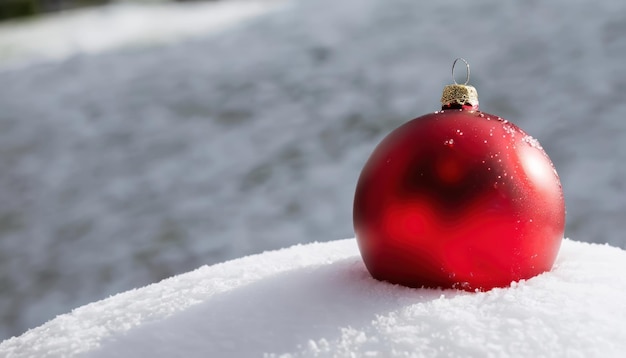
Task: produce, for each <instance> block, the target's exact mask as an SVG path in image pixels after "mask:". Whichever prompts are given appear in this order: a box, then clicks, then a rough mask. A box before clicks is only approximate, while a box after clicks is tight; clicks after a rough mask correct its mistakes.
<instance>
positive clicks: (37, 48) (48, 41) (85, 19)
mask: <svg viewBox="0 0 626 358" xmlns="http://www.w3.org/2000/svg"><path fill="white" fill-rule="evenodd" d="M278 4H280V1H279V0H233V1H218V2H185V3H182V4H181V3H172V2H148V3H146V2H143V3H137V2H135V3H132V2H118V3H111V4H107V5H105V6H100V7H94V8H86V9H81V10H74V11H66V12H62V13H59V14H54V15H48V16H42V17H41V18H37V19H36V20H34V21H24V20H21V21H11V22H8V23H5V24H2V23H0V67H5V68H6V67H24V66H25V65H29V64H33V63H37V62H43V61H46V60H54V59H56V60H60V59H64V58H67V57H71V56H74V55H78V54H97V53H101V52H105V51H107V50H112V49H118V48H124V47H137V46H154V45H156V44H164V43H169V42H175V41H177V40H181V39H184V38H187V37H192V36H199V35H204V36H206V35H207V34H208V33H211V32H216V31H219V30H223V29H224V28H225V27H227V26H229V25H232V24H233V23H237V22H240V21H242V20H246V19H248V18H250V17H253V16H258V15H260V14H263V13H266V12H268V11H269V10H272V9H273V8H275V7H276V5H278Z"/></svg>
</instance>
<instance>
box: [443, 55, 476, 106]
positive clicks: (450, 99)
mask: <svg viewBox="0 0 626 358" xmlns="http://www.w3.org/2000/svg"><path fill="white" fill-rule="evenodd" d="M459 60H461V61H463V62H465V68H466V69H467V75H466V76H465V82H464V83H463V84H459V83H457V82H456V80H455V79H454V66H455V65H456V63H457V61H459ZM469 77H470V68H469V64H468V63H467V61H465V59H463V58H457V59H456V60H454V62H453V63H452V80H453V81H454V84H452V85H447V86H445V87H444V88H443V94H442V95H441V105H442V106H443V107H444V108H451V107H452V108H456V107H459V108H460V107H463V106H470V107H476V108H478V92H477V91H476V88H474V86H470V85H468V84H467V83H468V82H469Z"/></svg>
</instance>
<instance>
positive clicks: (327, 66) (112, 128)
mask: <svg viewBox="0 0 626 358" xmlns="http://www.w3.org/2000/svg"><path fill="white" fill-rule="evenodd" d="M134 6H135V5H115V6H113V7H111V8H108V9H113V10H105V9H107V8H104V9H103V10H93V11H96V13H98V14H100V15H99V16H102V17H103V18H104V19H106V18H107V16H109V15H107V14H118V15H116V16H111V17H110V19H111V21H112V22H111V23H110V24H109V25H108V26H106V25H103V24H102V22H99V21H97V20H95V19H96V18H98V15H94V18H93V20H90V22H89V23H84V24H83V25H81V26H83V27H80V30H76V31H74V30H72V28H70V27H63V29H65V30H62V31H61V30H59V32H55V31H56V30H53V29H50V31H48V30H47V29H48V28H47V27H45V26H44V27H45V29H46V30H45V31H33V32H31V33H30V35H28V36H26V35H25V36H26V37H24V40H22V42H19V43H18V44H17V45H15V46H18V47H17V48H15V47H13V49H12V50H10V51H9V50H7V48H6V47H4V48H3V49H2V50H0V52H2V54H0V58H5V59H7V60H6V61H7V62H2V60H0V62H2V63H3V64H6V66H4V65H0V67H1V68H0V322H1V323H0V337H9V336H10V335H18V334H21V333H23V332H24V331H25V330H26V329H27V328H31V327H35V326H39V325H40V324H42V323H43V322H45V321H46V320H49V319H51V318H52V317H54V316H55V315H57V314H61V313H64V312H68V311H69V310H71V309H72V308H74V307H78V306H81V305H83V304H86V303H88V302H92V301H95V300H98V299H101V298H104V297H107V296H108V295H111V294H114V293H117V292H123V291H126V290H128V289H131V288H134V287H141V286H144V285H146V284H149V283H152V282H158V281H160V280H161V279H164V278H167V277H170V276H172V275H175V274H179V273H183V272H186V271H189V270H192V269H194V268H197V267H199V266H202V265H203V264H213V263H217V262H223V261H225V260H229V259H234V258H237V257H242V256H245V255H250V254H254V253H259V252H262V251H264V250H269V249H277V248H280V247H288V246H290V245H293V244H296V243H305V242H312V241H315V240H325V239H326V238H337V237H350V236H352V235H353V230H352V218H351V216H352V199H353V193H354V186H355V183H356V180H357V178H358V175H359V172H360V170H361V167H362V165H363V163H364V162H365V160H366V159H367V157H368V156H369V154H370V153H371V151H372V150H373V148H374V146H375V145H376V144H377V142H378V141H379V140H380V139H381V138H382V137H383V136H384V135H385V134H386V133H388V132H389V131H391V130H392V129H393V128H394V127H396V126H398V125H400V124H402V123H403V122H405V121H406V120H408V119H410V118H413V117H416V116H418V115H421V114H424V113H428V112H432V111H435V110H437V109H439V108H438V100H439V96H440V95H441V89H442V88H443V86H444V85H445V84H448V83H450V81H451V79H450V65H451V62H452V60H453V59H454V58H456V57H459V56H462V57H464V58H466V59H467V60H468V61H469V62H470V64H471V66H472V78H471V84H473V85H474V86H475V87H476V88H477V89H478V92H479V95H480V103H481V108H482V109H483V110H484V111H486V112H491V113H495V114H498V115H500V116H503V117H504V118H506V119H508V120H510V121H512V122H514V123H516V124H518V125H519V126H521V127H522V128H523V129H525V130H526V131H527V132H528V133H529V134H531V135H532V136H533V137H535V138H537V139H538V140H539V141H540V142H541V144H542V146H543V147H544V148H545V149H546V151H547V152H548V154H549V155H550V156H551V158H552V159H553V161H554V163H555V165H556V168H557V170H558V172H559V174H560V176H561V179H562V182H563V189H564V193H565V198H566V204H567V210H568V212H567V228H566V233H567V236H569V237H572V238H575V239H576V240H583V241H590V242H600V243H604V242H608V243H611V244H612V245H614V246H619V247H622V248H626V237H625V236H624V234H623V233H624V232H626V221H625V220H624V213H625V212H626V200H624V198H625V197H626V166H624V165H623V163H624V162H626V140H625V137H626V121H624V120H623V119H624V114H625V113H626V101H624V95H623V94H624V91H625V89H626V70H625V69H626V68H625V67H624V64H623V62H624V61H623V59H624V58H625V57H626V21H624V19H626V2H624V1H613V0H599V1H583V0H553V1H549V2H547V1H524V2H512V1H497V0H477V1H472V2H465V1H461V0H441V1H436V2H435V1H432V2H423V1H415V0H342V1H336V0H300V1H290V2H287V3H281V5H279V8H275V7H274V4H270V3H268V6H270V7H272V9H273V10H274V11H272V12H270V13H267V14H264V15H261V16H257V17H246V21H244V22H237V23H232V22H230V23H229V24H230V25H229V26H227V27H219V31H214V30H212V29H207V31H208V32H206V33H204V32H202V31H204V30H198V32H194V36H195V37H194V38H193V39H186V40H185V39H183V38H184V36H187V35H184V36H183V35H180V37H176V36H178V35H175V34H174V33H175V32H176V31H177V30H175V29H174V27H172V28H170V29H171V31H172V34H173V35H172V36H174V37H175V40H172V41H173V42H168V41H169V40H167V41H165V42H164V43H158V41H157V43H153V42H151V43H150V44H145V43H144V42H143V40H142V39H147V38H150V36H148V37H144V35H145V34H149V33H144V35H141V36H138V37H135V35H133V34H132V31H129V32H128V33H127V34H128V36H129V37H128V38H126V37H125V36H126V35H124V36H121V35H120V36H118V35H117V34H119V33H120V32H119V31H118V29H123V28H125V24H126V23H127V22H125V21H126V20H123V19H125V16H129V17H130V18H131V21H130V22H131V23H132V24H133V25H135V24H139V23H141V21H143V20H141V19H137V18H136V16H141V12H140V11H139V10H137V11H135V10H133V9H135V7H134ZM155 6H157V5H155ZM159 6H160V5H159ZM171 6H172V8H171V9H172V10H171V11H169V12H168V13H169V14H171V16H172V18H170V19H168V20H166V19H163V18H162V17H161V15H158V14H157V15H155V16H157V19H159V21H162V22H163V23H162V24H161V25H162V26H164V27H166V26H168V25H167V23H169V22H172V23H181V22H183V23H184V21H183V20H181V19H178V18H177V19H176V20H175V19H174V18H173V17H174V16H178V15H176V14H183V15H180V16H182V19H187V20H188V21H189V23H190V24H189V26H190V27H193V28H194V29H195V28H198V29H204V27H203V26H205V24H202V22H203V21H205V20H203V19H202V16H191V15H189V14H188V13H184V11H183V10H181V11H180V12H179V11H175V10H173V9H174V8H175V7H176V6H178V5H176V6H175V5H171ZM180 6H181V9H183V8H187V7H186V6H190V7H189V8H191V9H193V8H194V6H197V8H196V9H200V8H202V7H203V6H205V5H204V4H201V3H198V4H195V5H192V4H189V5H185V4H180ZM206 6H208V5H206ZM222 6H227V5H226V4H223V5H222ZM331 10H332V11H331ZM90 11H91V10H90ZM198 11H200V10H198ZM245 11H248V10H245ZM255 11H256V10H255ZM252 12H254V11H252ZM153 13H154V12H151V10H149V9H146V14H153ZM250 13H251V12H248V14H250ZM72 14H77V15H76V16H77V17H76V19H80V18H82V16H83V15H80V14H83V13H82V12H79V13H72ZM125 14H126V15H125ZM131 15H132V16H131ZM63 16H65V15H63ZM68 16H69V15H68ZM85 16H86V15H85ZM150 16H152V15H150ZM150 16H148V15H146V20H145V21H149V20H148V19H147V18H148V17H150ZM206 16H207V19H209V18H211V19H213V18H212V17H211V16H210V15H209V14H206ZM70 17H71V16H70ZM90 19H92V18H91V17H90ZM46 21H47V20H44V24H45V23H47V22H46ZM67 21H74V20H67ZM103 21H104V20H103ZM196 21H197V22H196ZM206 21H208V20H206ZM19 24H24V26H31V25H32V26H33V28H38V26H40V25H38V24H39V22H38V20H35V21H32V22H25V23H22V22H20V23H19ZM90 24H93V26H94V28H90ZM13 26H14V25H11V26H9V25H7V26H4V25H2V26H0V43H7V42H3V41H4V40H5V39H7V38H13V37H12V36H14V35H11V34H14V32H13V31H14V30H12V29H14V27H13ZM15 26H17V25H15ZM19 26H22V25H19ZM42 26H43V25H42ZM196 26H197V27H196ZM206 26H208V25H206ZM95 29H100V31H98V32H97V36H96V37H95V40H93V41H95V43H96V44H97V43H100V44H116V43H117V44H119V46H118V45H111V46H110V47H107V46H108V45H107V46H103V47H100V48H101V49H102V51H103V52H97V51H96V53H91V52H89V51H91V50H90V47H89V46H91V45H92V44H91V41H92V40H91V38H90V37H89V36H87V34H90V33H94V31H95ZM64 31H65V32H64ZM142 31H143V30H142ZM146 31H147V30H146ZM194 31H195V30H194ZM82 33H84V34H85V35H82ZM160 34H161V35H163V36H165V34H164V33H163V32H160ZM146 36H147V35H146ZM63 38H65V39H72V40H71V41H76V46H75V47H73V49H72V50H68V51H66V50H60V49H64V48H66V47H64V46H66V45H65V44H67V43H68V42H64V41H65V40H63ZM71 41H70V42H71ZM146 41H147V40H146ZM150 41H152V40H150ZM57 42H58V43H60V44H61V45H58V46H59V47H55V46H57V45H54V46H53V45H51V44H53V43H57ZM12 43H14V42H12ZM138 43H141V44H138ZM48 44H50V45H48ZM48 46H51V47H50V48H52V49H51V50H48V48H49V47H48ZM94 46H95V45H94ZM107 48H108V49H109V50H106V49H107ZM105 50H106V51H105ZM32 51H35V52H36V53H35V54H33V56H34V59H33V61H34V62H36V63H38V64H36V65H27V64H28V63H32V62H30V58H27V57H21V56H22V55H21V54H28V53H33V52H32ZM37 51H39V52H37ZM98 51H99V50H98ZM59 53H61V55H59V56H61V57H58V56H57V54H59ZM3 54H5V55H3ZM11 54H20V55H19V56H17V55H11ZM24 56H26V55H24ZM46 56H50V57H46ZM63 56H67V57H63ZM51 57H54V58H56V60H54V61H48V62H41V61H42V60H43V59H45V58H51ZM22 60H23V61H24V62H20V63H24V65H23V66H22V65H19V63H16V62H15V61H22ZM511 88H515V91H512V90H511Z"/></svg>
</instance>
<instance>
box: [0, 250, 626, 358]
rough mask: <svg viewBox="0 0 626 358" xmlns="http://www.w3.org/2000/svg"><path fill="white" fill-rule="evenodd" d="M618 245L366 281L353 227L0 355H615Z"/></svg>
mask: <svg viewBox="0 0 626 358" xmlns="http://www.w3.org/2000/svg"><path fill="white" fill-rule="evenodd" d="M623 272H626V252H625V251H623V250H621V249H618V248H615V247H610V246H602V245H597V244H588V243H582V242H576V241H570V240H565V241H564V242H563V245H562V249H561V252H560V254H559V257H558V259H557V262H556V264H555V267H554V269H553V270H552V271H551V272H548V273H545V274H542V275H539V276H537V277H534V278H531V279H529V280H527V281H521V282H519V283H513V284H512V285H511V287H507V288H499V289H494V290H492V291H488V292H479V293H468V292H463V291H455V290H436V289H410V288H405V287H402V286H396V285H391V284H388V283H384V282H380V281H376V280H374V279H373V278H371V276H370V275H369V274H368V272H367V270H366V269H365V266H364V265H363V263H362V260H361V258H360V256H359V253H358V249H357V246H356V240H354V239H347V240H340V241H334V242H327V243H313V244H308V245H299V246H294V247H291V248H289V249H283V250H279V251H273V252H267V253H264V254H260V255H254V256H248V257H245V258H241V259H237V260H233V261H229V262H226V263H222V264H217V265H214V266H204V267H201V268H199V269H197V270H195V271H192V272H189V273H185V274H182V275H178V276H175V277H172V278H169V279H167V280H164V281H162V282H160V283H158V284H153V285H150V286H147V287H143V288H140V289H136V290H131V291H129V292H125V293H122V294H118V295H116V296H113V297H110V298H108V299H105V300H102V301H99V302H95V303H91V304H89V305H86V306H83V307H80V308H78V309H75V310H74V311H72V312H71V313H68V314H64V315H61V316H59V317H57V318H55V319H53V320H51V321H49V322H48V323H46V324H44V325H42V326H40V327H38V328H35V329H32V330H30V331H28V332H26V333H25V334H23V335H22V336H20V337H17V338H12V339H9V340H6V341H4V342H2V343H1V344H0V356H3V357H15V358H18V357H29V356H38V357H61V356H64V357H70V356H75V355H79V354H80V356H81V357H174V356H176V357H226V356H229V357H230V356H237V357H251V356H263V355H265V356H267V357H314V356H316V357H325V356H341V357H347V356H378V357H406V356H414V357H436V356H442V357H443V356H446V357H458V356H464V357H488V356H511V357H540V356H568V357H618V356H621V355H622V354H623V352H624V350H626V306H625V305H624V301H623V293H624V292H626V276H624V275H623V274H622V273H623Z"/></svg>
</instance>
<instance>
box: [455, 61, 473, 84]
mask: <svg viewBox="0 0 626 358" xmlns="http://www.w3.org/2000/svg"><path fill="white" fill-rule="evenodd" d="M459 60H461V61H463V62H465V69H466V70H467V74H466V75H465V82H464V83H463V85H467V84H468V83H469V79H470V67H469V63H467V61H465V59H464V58H462V57H459V58H457V59H456V60H454V62H452V81H454V84H455V85H458V82H457V81H456V79H455V78H454V66H456V63H457V61H459Z"/></svg>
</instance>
